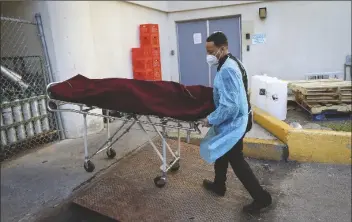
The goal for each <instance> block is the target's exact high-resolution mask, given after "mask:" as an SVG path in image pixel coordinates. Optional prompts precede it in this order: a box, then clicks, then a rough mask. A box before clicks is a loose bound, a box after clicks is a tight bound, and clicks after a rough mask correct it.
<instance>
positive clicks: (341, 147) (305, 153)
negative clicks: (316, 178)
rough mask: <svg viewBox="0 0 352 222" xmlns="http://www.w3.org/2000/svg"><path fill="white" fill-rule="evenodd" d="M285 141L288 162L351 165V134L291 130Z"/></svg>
mask: <svg viewBox="0 0 352 222" xmlns="http://www.w3.org/2000/svg"><path fill="white" fill-rule="evenodd" d="M287 141H288V142H287V145H288V148H289V159H290V160H295V161H299V162H318V163H337V164H351V133H348V132H335V131H325V130H298V129H293V130H290V132H289V133H288V136H287Z"/></svg>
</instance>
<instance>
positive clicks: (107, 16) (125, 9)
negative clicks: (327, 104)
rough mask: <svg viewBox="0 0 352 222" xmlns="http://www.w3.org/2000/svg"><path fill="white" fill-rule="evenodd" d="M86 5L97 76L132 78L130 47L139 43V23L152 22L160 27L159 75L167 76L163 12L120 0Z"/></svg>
mask: <svg viewBox="0 0 352 222" xmlns="http://www.w3.org/2000/svg"><path fill="white" fill-rule="evenodd" d="M90 6H91V7H90V13H91V24H92V31H93V38H94V45H95V52H96V59H97V62H98V64H99V70H98V72H97V77H98V78H102V77H122V78H133V73H132V60H131V48H134V47H140V44H139V25H140V24H144V23H156V24H159V29H160V32H159V33H160V46H161V66H162V67H161V68H162V75H163V79H164V80H169V76H170V74H169V71H170V70H169V69H168V64H169V53H168V51H169V42H168V27H167V25H168V23H167V14H166V13H164V12H160V11H156V10H153V9H149V8H146V7H142V6H139V5H135V4H131V3H126V2H123V1H107V2H100V1H95V2H90Z"/></svg>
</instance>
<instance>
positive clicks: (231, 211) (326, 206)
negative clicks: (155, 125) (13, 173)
mask: <svg viewBox="0 0 352 222" xmlns="http://www.w3.org/2000/svg"><path fill="white" fill-rule="evenodd" d="M151 151H152V150H151V147H145V148H143V149H142V150H141V151H139V152H138V153H136V154H135V155H133V156H130V157H128V158H125V159H123V160H121V161H120V162H119V163H117V164H116V165H114V166H113V167H111V169H109V170H108V171H107V172H106V174H104V175H103V176H102V177H101V178H99V179H98V178H97V180H96V181H95V182H93V183H92V184H91V185H90V186H88V188H87V189H84V190H83V191H82V192H80V193H79V194H77V197H75V198H74V202H76V203H78V204H79V205H81V206H84V207H86V208H89V209H93V210H95V211H98V212H99V213H101V214H103V215H108V216H109V217H110V218H115V219H119V220H120V221H164V222H166V221H200V222H203V221H214V222H215V221H268V222H276V221H277V222H282V221H289V222H291V221H292V222H305V221H307V222H313V221H323V222H330V221H331V222H336V221H339V222H349V221H350V219H351V169H350V166H331V165H322V164H297V163H284V162H271V161H258V160H249V162H250V165H251V166H252V168H253V170H254V171H255V174H256V175H257V176H258V178H259V179H260V181H261V184H262V185H263V186H265V188H266V189H268V190H269V191H270V192H271V193H272V194H273V197H274V204H273V207H272V209H271V210H270V211H268V212H266V213H263V214H262V215H260V216H249V215H243V214H242V213H241V208H242V206H243V205H244V204H246V203H248V202H250V198H249V196H248V194H247V192H246V191H245V190H244V188H243V187H242V185H241V184H240V182H239V181H238V179H237V178H236V177H235V176H234V175H233V173H232V172H231V171H230V173H229V178H228V183H227V185H228V192H227V194H226V196H225V197H224V198H218V197H214V196H212V195H210V194H208V193H207V192H205V191H204V190H203V189H202V188H201V186H200V184H201V181H202V179H203V178H212V176H213V170H212V166H211V165H208V164H205V163H204V162H203V161H202V160H201V159H200V158H199V151H198V148H197V147H195V146H191V145H184V146H183V149H182V153H183V159H182V163H181V169H180V171H179V172H177V173H175V174H170V176H169V178H168V184H167V185H166V187H164V188H162V189H158V188H156V187H155V186H154V183H153V181H152V179H153V178H154V176H156V175H157V174H158V173H157V172H158V167H159V165H158V161H157V159H156V156H155V155H153V154H154V153H153V152H151ZM68 214H69V215H71V217H70V216H68ZM74 214H75V215H74ZM54 215H55V216H47V217H46V218H45V219H44V220H41V221H50V222H61V221H66V222H73V221H86V222H87V221H100V222H108V221H113V220H112V219H108V218H107V217H102V216H101V215H100V216H99V215H97V214H93V213H92V212H89V211H84V210H83V209H82V208H77V206H76V207H75V208H74V207H72V206H71V208H70V209H69V210H67V208H66V211H63V210H62V211H61V212H60V213H59V214H57V213H56V214H54ZM72 215H74V216H72ZM63 217H64V218H65V219H63ZM78 218H79V219H78Z"/></svg>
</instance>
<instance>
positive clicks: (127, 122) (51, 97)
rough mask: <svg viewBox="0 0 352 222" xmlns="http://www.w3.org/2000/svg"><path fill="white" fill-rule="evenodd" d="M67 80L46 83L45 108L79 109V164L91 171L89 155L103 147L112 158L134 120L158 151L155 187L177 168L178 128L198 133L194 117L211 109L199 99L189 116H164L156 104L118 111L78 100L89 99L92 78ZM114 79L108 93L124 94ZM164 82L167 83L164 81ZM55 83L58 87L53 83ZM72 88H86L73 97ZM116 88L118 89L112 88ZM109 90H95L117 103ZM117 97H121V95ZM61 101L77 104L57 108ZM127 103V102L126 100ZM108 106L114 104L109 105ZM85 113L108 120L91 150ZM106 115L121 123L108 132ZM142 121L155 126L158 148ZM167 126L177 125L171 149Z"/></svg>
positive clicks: (103, 97) (102, 149)
mask: <svg viewBox="0 0 352 222" xmlns="http://www.w3.org/2000/svg"><path fill="white" fill-rule="evenodd" d="M74 78H75V77H74ZM74 78H72V79H74ZM72 79H70V80H72ZM70 80H66V81H64V82H54V83H50V84H49V85H48V86H47V89H46V91H47V96H48V102H47V108H48V110H49V111H51V112H74V113H79V114H82V115H83V123H84V132H83V140H84V165H83V166H84V169H85V170H86V171H87V172H93V171H94V169H95V166H94V164H93V162H92V161H91V158H92V157H93V156H95V155H96V154H98V153H100V152H103V151H105V150H106V154H107V156H108V157H109V158H114V157H115V156H116V152H115V150H114V149H113V148H112V146H113V145H114V144H115V143H116V142H117V141H118V140H119V139H120V138H122V137H123V136H124V135H125V134H126V133H128V132H129V130H130V129H131V128H132V127H133V126H134V125H135V124H137V125H138V126H139V128H140V129H141V130H142V131H144V133H145V134H146V136H147V138H148V141H149V143H150V145H151V146H152V147H153V149H154V151H155V152H156V154H157V155H158V157H159V158H160V160H161V161H162V165H161V171H162V174H161V176H157V177H156V178H154V183H155V185H156V186H157V187H159V188H161V187H163V186H164V185H165V184H166V178H167V172H168V171H177V170H178V169H179V168H180V157H181V153H180V146H181V141H180V132H181V130H184V131H186V132H187V135H190V133H192V132H196V133H199V134H200V130H199V128H198V123H197V119H198V118H200V117H203V116H204V115H206V114H207V113H209V112H211V110H212V109H213V106H212V102H209V104H210V105H206V106H204V102H203V103H201V108H200V109H198V110H197V112H198V113H200V114H195V113H194V112H193V113H191V114H189V115H191V116H189V115H187V114H188V113H185V115H183V116H181V117H180V118H179V119H175V118H170V117H167V116H165V115H167V110H166V111H165V112H164V113H163V111H158V110H160V109H159V108H158V107H157V106H156V107H157V108H156V109H155V112H154V113H153V110H154V109H150V110H148V111H144V110H143V109H139V110H138V112H128V113H127V112H126V111H125V110H124V112H121V110H110V109H109V107H107V106H105V107H101V106H95V105H93V104H92V102H88V103H89V104H86V102H85V103H83V102H80V101H91V100H89V96H91V97H92V91H94V88H95V87H99V86H96V85H94V84H93V83H94V80H92V81H91V82H89V81H88V82H86V83H87V84H88V85H85V84H76V83H77V82H75V81H70ZM76 80H77V79H76ZM86 80H89V79H87V78H85V81H86ZM114 80H116V82H115V83H116V84H115V85H112V87H111V88H110V89H114V92H111V90H110V93H111V94H113V93H119V95H120V94H124V93H121V88H119V86H120V85H119V84H120V83H121V81H119V80H121V79H114ZM106 81H110V82H111V81H112V79H107V80H106ZM131 81H132V82H131ZM131 81H128V82H129V83H131V84H132V85H134V83H135V80H131ZM79 82H80V83H81V81H79ZM92 82H93V83H92ZM121 84H124V85H125V84H126V79H124V80H123V83H121ZM137 84H139V88H138V87H137V88H138V90H137V91H138V92H139V93H140V92H141V91H143V89H144V88H143V87H144V86H145V85H144V84H143V82H140V81H139V82H137ZM147 84H149V86H148V88H147V89H148V90H153V88H150V86H151V85H150V83H147ZM159 84H160V83H159ZM166 84H168V83H166ZM172 84H174V83H172ZM93 85H94V86H93ZM57 86H59V87H57ZM67 86H69V87H68V88H66V87H67ZM100 86H101V85H100ZM55 87H56V88H55ZM116 87H117V88H116ZM132 88H133V87H132ZM157 88H158V89H159V90H160V85H158V86H157ZM166 89H167V88H166ZM209 89H210V88H209ZM209 89H208V88H206V90H208V92H209ZM69 90H71V92H68V91H69ZM75 90H78V91H79V92H81V95H84V94H85V93H84V91H85V90H86V91H87V93H86V95H87V96H84V97H82V96H81V97H80V98H78V97H77V94H78V93H77V92H76V91H75ZM116 90H117V91H119V92H116ZM108 91H109V90H108ZM125 91H126V92H127V91H128V89H124V91H123V92H125ZM135 91H136V90H135ZM135 91H134V92H135ZM166 91H168V89H167V90H166ZM61 92H62V93H61ZM134 92H133V91H131V94H133V93H134ZM147 92H148V91H144V93H147ZM159 93H160V92H159ZM161 93H162V92H161ZM173 93H174V94H173V96H176V97H177V95H175V93H176V94H177V93H178V92H177V91H174V92H173ZM182 93H184V92H182ZM187 93H190V94H191V95H190V96H191V97H192V99H196V98H195V97H194V95H192V93H191V92H187ZM89 94H90V95H89ZM93 94H94V93H93ZM111 94H107V93H106V91H105V92H104V93H102V94H99V96H101V98H100V99H101V100H103V99H106V100H109V98H110V99H111V98H114V99H116V101H115V102H116V103H118V102H119V98H118V97H119V96H116V95H117V94H116V95H115V96H114V97H113V96H111ZM163 94H165V93H163ZM65 96H66V97H65ZM94 96H95V97H97V94H94ZM137 97H138V95H136V98H137ZM176 97H175V98H176ZM120 99H121V100H124V99H123V97H122V98H120ZM129 99H131V98H129ZM203 99H204V98H203ZM209 99H210V98H209ZM165 101H166V100H165ZM211 101H212V98H211ZM105 102H106V104H109V103H110V104H113V103H114V101H105ZM147 102H148V101H147ZM149 102H151V103H153V99H150V101H149ZM170 102H172V101H170ZM125 103H126V102H125ZM162 103H163V102H162V101H160V99H159V98H158V100H157V102H156V103H155V104H160V105H162ZM167 103H168V102H167ZM186 103H187V101H186ZM65 104H71V105H77V106H76V107H79V108H77V109H76V108H61V106H62V105H65ZM126 104H127V103H126ZM168 104H169V103H168ZM173 105H174V104H173ZM192 105H194V104H192ZM103 106H104V105H103ZM127 106H128V104H127ZM130 106H131V107H132V106H133V105H130ZM111 107H114V106H113V105H112V106H111ZM186 108H187V107H186ZM94 109H102V110H105V111H106V112H105V113H104V112H103V113H104V114H98V113H95V112H91V111H92V110H94ZM125 109H126V108H125ZM112 112H113V115H111V113H112ZM186 112H187V111H186ZM153 114H154V115H153ZM88 115H92V116H98V117H103V118H107V120H108V121H107V140H106V142H105V143H104V144H102V145H101V146H100V147H99V148H98V149H97V150H96V151H95V152H94V153H93V154H89V153H88V143H87V116H88ZM142 116H145V117H146V121H143V120H141V117H142ZM110 119H118V120H121V121H122V123H121V125H120V126H119V127H118V128H117V130H116V131H115V132H114V133H112V134H111V132H110V123H109V120H110ZM192 119H193V120H192ZM185 123H186V124H185ZM146 124H147V125H151V126H152V127H153V129H154V130H155V132H156V133H157V134H158V136H159V137H160V138H161V140H162V152H159V150H158V148H157V147H156V145H155V143H154V142H153V140H152V139H151V138H150V136H149V134H148V132H147V130H146V128H145V127H144V126H143V125H146ZM125 126H127V127H125ZM124 127H125V128H124ZM157 127H161V129H162V130H161V131H160V130H159V129H158V128H157ZM167 128H173V129H177V131H178V139H177V150H176V151H174V150H173V149H172V148H171V147H170V146H169V144H168V143H167V142H166V138H165V137H166V129H167ZM121 131H122V133H120V132H121ZM119 133H120V134H119ZM167 151H169V152H170V154H171V156H172V161H170V162H168V161H167Z"/></svg>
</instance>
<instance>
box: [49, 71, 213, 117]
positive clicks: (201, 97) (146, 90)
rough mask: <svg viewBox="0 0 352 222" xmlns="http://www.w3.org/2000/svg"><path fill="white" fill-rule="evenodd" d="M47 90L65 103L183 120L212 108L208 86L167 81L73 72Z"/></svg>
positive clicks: (204, 114)
mask: <svg viewBox="0 0 352 222" xmlns="http://www.w3.org/2000/svg"><path fill="white" fill-rule="evenodd" d="M49 93H50V97H51V98H52V99H57V100H61V101H65V102H72V103H82V104H85V105H88V106H97V107H100V108H102V109H109V110H116V111H120V112H125V113H135V114H141V115H155V116H159V117H171V118H174V119H178V120H184V121H196V120H199V119H201V118H205V117H206V116H207V115H208V114H210V113H211V112H213V111H214V109H215V106H214V102H213V89H212V88H210V87H205V86H184V85H181V84H179V83H175V82H167V81H142V80H134V79H120V78H106V79H89V78H86V77H84V76H82V75H76V76H74V77H73V78H71V79H68V80H66V81H64V82H61V83H58V84H56V85H53V86H52V87H50V89H49Z"/></svg>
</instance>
